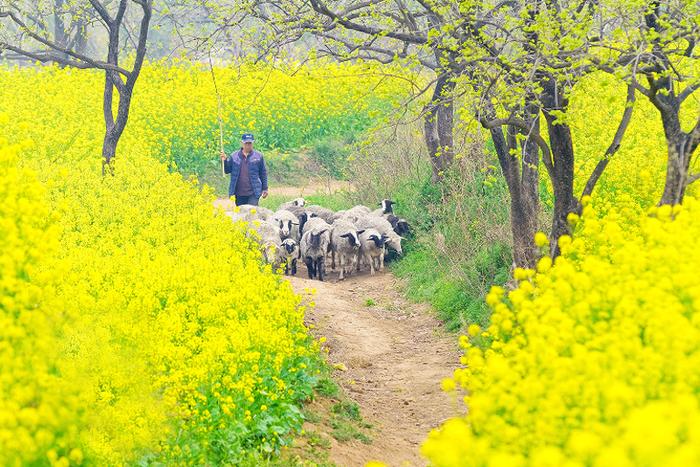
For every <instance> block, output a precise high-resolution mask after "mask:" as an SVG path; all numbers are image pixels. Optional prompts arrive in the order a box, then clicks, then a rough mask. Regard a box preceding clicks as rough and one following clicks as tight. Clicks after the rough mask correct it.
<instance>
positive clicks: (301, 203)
mask: <svg viewBox="0 0 700 467" xmlns="http://www.w3.org/2000/svg"><path fill="white" fill-rule="evenodd" d="M305 204H306V200H305V199H304V198H295V199H293V200H291V201H287V202H286V203H282V204H281V205H280V207H279V209H287V210H289V208H291V207H302V206H304V205H305Z"/></svg>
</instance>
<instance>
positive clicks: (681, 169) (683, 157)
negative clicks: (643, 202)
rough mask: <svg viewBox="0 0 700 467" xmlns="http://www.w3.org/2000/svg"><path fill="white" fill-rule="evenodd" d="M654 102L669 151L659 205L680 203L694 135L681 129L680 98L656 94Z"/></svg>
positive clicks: (683, 193) (692, 149)
mask: <svg viewBox="0 0 700 467" xmlns="http://www.w3.org/2000/svg"><path fill="white" fill-rule="evenodd" d="M654 104H655V105H656V108H657V109H658V110H659V112H660V113H661V122H662V124H663V127H664V135H665V136H666V148H667V151H668V155H667V162H666V180H665V182H664V192H663V195H662V196H661V201H659V205H663V204H671V205H673V204H679V203H681V202H682V201H683V197H684V196H685V188H686V183H687V181H688V169H689V168H690V159H691V156H692V153H693V151H694V149H695V148H693V144H692V137H691V136H692V135H691V134H687V133H684V132H683V130H682V129H681V122H680V117H679V113H680V102H679V100H678V98H676V97H675V96H669V97H667V98H664V97H662V96H656V102H654Z"/></svg>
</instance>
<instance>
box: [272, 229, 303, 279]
mask: <svg viewBox="0 0 700 467" xmlns="http://www.w3.org/2000/svg"><path fill="white" fill-rule="evenodd" d="M298 258H299V244H298V243H297V242H296V240H294V239H293V238H285V239H284V240H282V246H281V248H280V249H279V251H278V253H277V260H278V262H279V264H284V273H285V274H289V272H290V269H291V273H292V276H294V275H296V273H297V259H298Z"/></svg>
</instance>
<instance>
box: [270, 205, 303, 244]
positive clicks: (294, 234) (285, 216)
mask: <svg viewBox="0 0 700 467" xmlns="http://www.w3.org/2000/svg"><path fill="white" fill-rule="evenodd" d="M271 220H272V221H273V222H277V225H279V227H280V230H281V234H282V240H284V239H285V238H293V239H294V241H296V242H298V241H299V240H300V238H301V237H300V235H299V218H298V217H297V216H295V215H294V213H292V212H291V211H288V210H286V209H279V210H277V211H275V213H274V214H273V215H272V217H271Z"/></svg>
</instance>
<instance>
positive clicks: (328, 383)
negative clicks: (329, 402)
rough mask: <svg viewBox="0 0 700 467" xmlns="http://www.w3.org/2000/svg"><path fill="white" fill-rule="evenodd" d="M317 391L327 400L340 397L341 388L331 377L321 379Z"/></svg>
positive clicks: (317, 384)
mask: <svg viewBox="0 0 700 467" xmlns="http://www.w3.org/2000/svg"><path fill="white" fill-rule="evenodd" d="M315 389H316V392H317V393H318V394H319V395H321V396H322V397H326V398H337V397H338V396H339V395H340V387H339V386H338V384H337V383H336V382H335V381H334V380H333V378H331V377H330V376H324V377H322V378H320V379H319V380H318V383H316V388H315Z"/></svg>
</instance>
